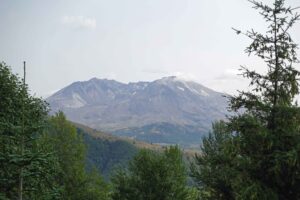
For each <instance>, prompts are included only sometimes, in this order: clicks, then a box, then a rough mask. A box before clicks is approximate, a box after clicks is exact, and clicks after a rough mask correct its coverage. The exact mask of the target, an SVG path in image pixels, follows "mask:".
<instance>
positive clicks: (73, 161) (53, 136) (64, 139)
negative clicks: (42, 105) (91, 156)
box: [44, 112, 109, 200]
mask: <svg viewBox="0 0 300 200" xmlns="http://www.w3.org/2000/svg"><path fill="white" fill-rule="evenodd" d="M49 124H50V125H49V128H48V130H47V133H46V134H45V136H44V137H45V138H44V139H45V141H46V142H47V143H48V146H50V148H51V149H52V152H54V156H55V157H56V158H57V161H58V169H57V173H56V175H55V181H56V184H57V185H59V186H60V187H61V198H62V199H66V200H68V199H70V200H76V199H78V200H81V199H93V200H94V199H95V200H96V199H99V200H104V199H108V195H109V188H108V186H107V185H106V184H105V182H104V180H103V179H102V177H101V176H100V175H99V174H98V173H97V172H96V170H91V172H89V173H87V172H86V171H85V156H86V147H85V144H84V142H83V138H82V137H81V135H80V134H78V133H77V130H76V128H75V127H74V126H73V125H72V124H71V123H70V122H68V121H67V120H66V117H65V116H64V114H63V113H62V112H59V113H57V114H56V115H55V116H53V117H51V118H50V120H49Z"/></svg>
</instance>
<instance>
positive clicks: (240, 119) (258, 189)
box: [0, 0, 300, 200]
mask: <svg viewBox="0 0 300 200" xmlns="http://www.w3.org/2000/svg"><path fill="white" fill-rule="evenodd" d="M249 2H250V3H251V5H252V6H253V8H254V9H256V10H257V11H258V13H259V14H260V15H261V17H262V18H263V19H264V20H265V21H266V32H265V33H259V32H256V31H254V30H249V31H245V32H244V31H241V30H237V29H234V31H235V32H236V34H237V35H242V36H245V37H246V38H248V39H249V40H250V41H251V42H250V45H249V46H248V47H246V49H245V53H246V54H248V55H253V56H256V57H257V58H258V59H260V60H262V61H264V63H265V67H266V70H265V71H266V73H258V72H256V71H254V70H252V69H251V68H247V67H241V69H240V73H241V76H242V77H244V78H246V79H248V80H249V82H250V86H249V88H250V89H249V90H248V91H240V92H239V94H238V95H236V96H228V102H229V110H230V111H231V112H232V113H233V114H232V115H230V116H228V117H227V119H226V120H224V121H217V122H215V123H214V124H213V126H212V130H211V132H210V133H209V134H208V136H207V137H204V138H203V142H202V143H201V144H199V145H200V149H201V152H200V153H196V154H195V155H193V156H192V158H190V159H188V161H187V160H186V158H185V156H184V153H183V151H182V150H181V149H180V147H179V146H169V147H165V148H162V149H161V150H155V149H151V148H144V149H143V148H141V147H137V146H135V145H133V144H132V143H131V142H129V141H126V140H109V139H105V138H97V137H95V136H93V135H91V134H90V133H88V131H87V130H86V129H84V128H82V127H81V126H78V125H76V124H74V123H72V122H70V121H68V120H67V118H66V116H65V115H64V113H63V112H58V113H56V114H54V115H50V114H49V106H48V104H47V102H45V101H44V100H43V99H42V98H37V97H35V96H33V95H31V94H30V92H29V88H28V85H27V84H26V70H25V67H24V76H23V77H20V76H19V75H17V74H14V73H13V72H12V70H11V68H10V66H9V65H7V64H6V63H5V62H1V63H0V199H1V200H56V199H57V200H59V199H62V200H83V199H84V200H89V199H90V200H97V199H99V200H232V199H235V200H245V199H249V200H250V199H251V200H258V199H265V200H294V199H295V200H296V199H300V107H299V106H298V104H297V101H295V97H296V95H298V94H299V82H298V81H299V75H300V72H299V71H298V70H297V69H296V67H295V66H296V65H297V64H298V63H299V60H298V59H297V54H296V52H297V49H298V45H297V44H296V43H295V42H294V41H293V39H292V38H291V35H290V29H291V28H292V27H293V25H294V24H295V23H296V22H297V21H298V20H299V19H300V14H299V13H297V8H292V7H288V6H286V5H285V1H284V0H274V4H273V6H268V5H265V4H264V3H260V2H257V1H255V0H249Z"/></svg>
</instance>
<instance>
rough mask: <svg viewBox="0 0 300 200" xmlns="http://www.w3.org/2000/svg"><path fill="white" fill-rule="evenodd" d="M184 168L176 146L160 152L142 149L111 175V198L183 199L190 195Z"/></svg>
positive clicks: (116, 199) (180, 154)
mask: <svg viewBox="0 0 300 200" xmlns="http://www.w3.org/2000/svg"><path fill="white" fill-rule="evenodd" d="M186 178H187V176H186V169H185V165H184V163H183V160H182V153H181V151H180V150H179V149H178V147H170V148H168V149H166V150H165V152H164V153H163V154H161V153H158V152H153V151H149V150H142V151H141V152H140V153H139V154H138V155H137V156H136V157H135V158H134V159H133V160H132V162H131V163H130V164H129V168H128V170H120V171H118V173H116V174H115V175H114V177H113V178H112V182H113V187H114V188H113V196H112V199H114V200H127V199H128V200H143V199H147V200H177V199H178V200H184V199H193V196H191V194H192V193H191V192H190V191H189V189H188V188H187V186H186Z"/></svg>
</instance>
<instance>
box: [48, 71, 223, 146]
mask: <svg viewBox="0 0 300 200" xmlns="http://www.w3.org/2000/svg"><path fill="white" fill-rule="evenodd" d="M224 95H225V94H223V93H219V92H215V91H213V90H212V89H209V88H207V87H205V86H203V85H201V84H199V83H196V82H193V81H188V80H183V79H180V78H178V77H175V76H171V77H164V78H161V79H158V80H154V81H152V82H146V81H140V82H130V83H121V82H118V81H115V80H108V79H98V78H92V79H90V80H88V81H80V82H79V81H78V82H74V83H72V84H70V85H69V86H67V87H65V88H63V89H61V90H60V91H58V92H56V93H55V94H53V95H52V96H50V97H48V98H47V99H46V100H47V101H48V102H49V104H50V106H51V108H52V112H56V111H58V110H62V111H64V112H65V114H66V116H67V117H68V118H69V120H71V121H74V122H78V123H81V124H85V125H87V126H89V127H92V128H95V129H98V130H104V131H106V132H111V133H116V134H117V135H122V130H128V129H129V130H132V132H135V133H136V135H132V134H131V135H130V134H129V135H130V136H129V135H128V134H125V133H124V136H129V137H133V138H141V140H143V137H139V136H141V135H145V134H146V135H147V134H150V132H148V133H147V132H146V133H145V132H143V131H138V129H141V128H143V127H149V125H152V127H154V129H155V126H156V125H157V126H158V127H159V128H156V129H157V130H158V131H159V130H164V132H165V133H166V132H168V130H167V128H164V127H161V124H165V125H166V127H170V126H171V127H172V126H174V127H180V129H181V130H185V127H194V128H193V129H189V130H194V131H195V132H199V133H195V134H192V135H194V136H193V137H196V136H197V135H198V136H199V138H200V136H201V135H203V134H206V133H207V132H208V131H209V129H210V127H211V123H212V122H213V121H215V120H219V119H223V118H224V117H225V115H226V114H227V109H226V107H227V100H226V99H225V98H224ZM173 130H174V129H173ZM187 132H188V131H187ZM165 133H164V134H165ZM158 134H159V133H158ZM162 134H163V132H162ZM170 134H171V135H172V133H171V132H170V133H167V135H170ZM182 137H187V138H188V137H189V136H188V135H183V136H182ZM150 138H151V137H150ZM161 138H162V140H163V141H161V142H162V143H164V142H165V141H164V140H165V139H163V138H164V137H161ZM157 139H158V140H159V137H158V138H157ZM180 140H182V141H180ZM185 140H186V139H185V138H180V137H179V138H178V139H177V142H176V140H171V141H173V142H174V141H175V142H176V143H185ZM146 141H147V142H152V141H151V140H146ZM187 141H191V138H190V139H188V140H187ZM167 143H169V141H167Z"/></svg>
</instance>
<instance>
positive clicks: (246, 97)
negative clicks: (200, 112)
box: [192, 0, 300, 200]
mask: <svg viewBox="0 0 300 200" xmlns="http://www.w3.org/2000/svg"><path fill="white" fill-rule="evenodd" d="M249 2H251V3H252V4H253V5H254V8H255V9H258V10H259V11H260V14H261V15H262V16H263V18H264V19H265V20H266V22H267V23H269V26H268V31H267V33H266V34H265V35H264V34H260V33H257V32H255V31H254V30H251V31H248V32H246V33H243V32H241V31H239V30H236V31H237V33H238V34H241V33H242V34H244V35H246V36H247V37H248V38H250V39H251V40H252V43H251V44H250V46H249V47H248V48H247V49H246V52H247V53H249V54H255V55H256V56H258V57H259V58H261V59H263V60H264V61H265V63H266V64H267V67H268V72H267V73H266V74H260V73H257V72H255V71H252V70H249V69H247V68H245V67H243V68H242V69H241V71H242V75H243V76H244V77H246V78H249V79H250V80H251V82H250V86H251V90H250V91H247V92H241V93H240V94H239V95H238V96H235V97H231V98H230V108H231V110H233V111H236V115H235V116H233V117H230V118H229V119H228V122H226V123H224V122H220V123H217V124H215V126H214V130H213V132H212V133H211V134H210V136H209V137H207V138H206V139H205V140H204V142H203V145H202V152H203V153H202V154H201V155H198V156H196V158H195V163H194V165H192V174H193V176H194V178H195V180H196V182H197V183H198V188H199V191H200V195H201V196H202V199H283V200H288V199H300V191H299V188H300V154H299V152H300V145H299V144H300V132H299V130H300V108H299V107H298V106H297V105H294V104H293V99H294V97H295V95H296V94H298V92H299V85H298V82H297V80H298V78H299V74H300V73H299V72H298V71H297V70H296V69H295V68H294V67H293V64H294V63H296V62H298V60H297V58H296V48H297V45H296V44H295V43H294V42H293V40H292V39H291V37H290V35H289V33H288V31H289V29H290V28H291V27H292V26H293V25H294V23H295V22H296V21H297V20H298V19H299V18H300V15H299V14H297V13H296V14H294V13H293V12H294V10H295V9H293V8H290V7H285V6H284V0H275V3H274V4H273V7H271V6H268V5H264V4H263V3H259V2H257V1H254V0H249ZM241 109H242V112H240V110H241Z"/></svg>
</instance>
